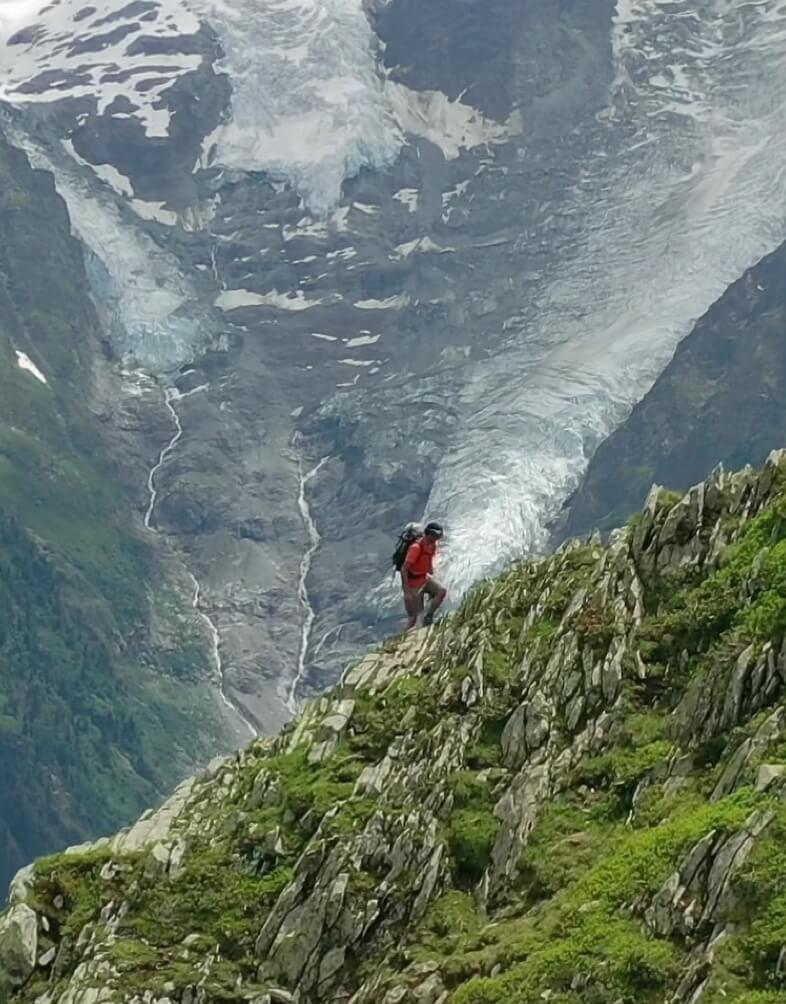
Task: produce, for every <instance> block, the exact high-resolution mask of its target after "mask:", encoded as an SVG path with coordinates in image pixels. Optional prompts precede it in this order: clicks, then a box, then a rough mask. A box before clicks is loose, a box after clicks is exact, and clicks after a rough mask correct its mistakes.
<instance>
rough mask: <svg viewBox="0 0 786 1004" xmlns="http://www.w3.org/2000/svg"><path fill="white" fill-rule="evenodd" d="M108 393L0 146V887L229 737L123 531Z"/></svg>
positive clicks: (56, 237) (49, 184)
mask: <svg viewBox="0 0 786 1004" xmlns="http://www.w3.org/2000/svg"><path fill="white" fill-rule="evenodd" d="M119 398H120V377H119V375H118V374H117V373H116V372H115V370H114V368H113V367H112V366H111V365H110V364H109V363H108V362H107V360H106V359H105V358H104V354H103V351H102V333H101V326H100V324H99V321H98V319H97V317H96V313H95V310H94V309H93V305H92V303H91V300H90V297H89V292H88V281H87V276H86V273H85V270H84V266H83V262H82V256H81V252H80V248H79V246H78V244H77V242H76V241H75V240H74V238H73V237H72V235H71V232H70V223H69V219H68V214H67V211H66V207H65V204H64V203H63V201H62V199H60V197H59V196H58V195H57V193H56V191H55V188H54V184H53V179H52V177H51V175H49V174H46V173H43V172H37V171H33V170H32V169H31V168H30V165H29V164H28V162H27V160H26V158H25V157H24V155H23V154H22V153H20V151H19V150H17V149H15V148H14V147H11V146H9V145H8V144H7V143H6V142H5V141H4V140H2V139H0V881H3V882H6V881H9V880H10V878H11V875H12V874H13V872H14V871H15V870H16V869H17V868H19V867H20V866H21V865H22V864H23V863H24V862H25V861H28V860H30V857H31V856H33V855H38V854H42V853H47V852H50V851H52V850H54V849H56V848H59V847H62V846H64V845H65V844H66V843H69V842H73V841H75V840H76V841H78V840H84V839H86V838H88V837H94V836H96V835H98V834H100V833H105V832H107V831H111V830H112V829H114V828H116V827H117V826H118V825H123V824H125V823H127V822H128V821H129V820H131V819H133V818H135V817H136V816H137V815H138V813H139V812H140V811H141V810H142V808H144V807H145V806H146V805H149V804H150V803H151V801H156V800H157V799H159V798H161V797H163V795H164V793H166V792H167V791H169V790H171V787H172V785H174V784H175V783H176V782H177V781H179V780H180V779H181V778H182V777H183V776H185V775H186V774H187V773H190V772H192V771H193V770H194V769H195V768H196V767H197V766H198V765H199V764H200V763H204V762H205V761H206V760H207V759H208V758H209V757H210V756H211V755H213V754H214V752H215V750H216V749H222V748H223V749H226V748H229V747H230V746H231V744H232V743H233V742H235V741H236V740H235V735H234V733H233V731H232V728H231V726H230V724H229V723H226V724H225V723H224V722H223V719H222V715H221V713H220V711H219V708H217V707H214V701H213V697H212V694H213V685H214V681H213V677H214V673H215V668H214V665H213V663H212V660H211V657H210V650H209V640H208V637H207V636H206V632H205V630H204V626H203V625H202V624H201V622H200V618H199V616H198V615H197V614H196V613H195V612H194V611H193V610H192V609H191V595H192V592H193V590H192V588H191V585H190V581H189V579H188V575H187V572H186V571H185V569H183V568H182V567H181V566H180V564H179V562H178V561H177V559H176V558H175V557H174V556H172V555H167V554H165V553H164V552H160V553H156V552H154V551H153V550H152V548H151V547H150V545H149V542H147V541H146V540H145V539H144V537H142V536H141V535H140V534H139V533H137V532H135V530H134V528H133V523H134V513H135V497H134V485H133V478H131V479H129V477H128V472H127V470H125V469H124V468H123V467H121V465H120V464H119V463H118V462H117V461H116V460H115V459H113V451H112V448H111V442H112V441H113V437H118V438H119V437H122V436H123V435H124V432H123V427H124V426H125V427H126V428H128V427H129V426H130V427H132V428H133V412H132V410H131V408H130V406H128V407H127V406H126V405H125V404H122V403H121V404H118V403H117V401H118V399H119ZM110 430H111V431H110ZM124 463H125V465H126V467H130V468H133V466H134V465H135V464H137V465H138V468H139V470H140V471H144V469H145V468H144V463H143V461H141V460H139V459H138V458H137V459H136V460H135V459H134V457H133V453H132V452H131V451H128V452H127V453H126V455H125V458H124Z"/></svg>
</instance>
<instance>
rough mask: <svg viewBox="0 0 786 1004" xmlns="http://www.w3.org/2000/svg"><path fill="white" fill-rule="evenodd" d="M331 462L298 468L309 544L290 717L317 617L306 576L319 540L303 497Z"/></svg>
mask: <svg viewBox="0 0 786 1004" xmlns="http://www.w3.org/2000/svg"><path fill="white" fill-rule="evenodd" d="M330 459H331V458H330V457H323V458H322V459H321V460H320V461H319V463H318V464H317V465H316V466H315V467H312V468H311V470H310V471H309V472H308V473H307V474H304V473H303V468H302V466H301V468H300V494H299V495H298V500H297V505H298V509H299V510H300V515H301V516H302V517H303V524H304V526H305V528H306V532H307V533H308V539H309V545H308V547H307V548H306V551H305V554H304V555H303V558H302V560H301V562H300V580H299V582H298V599H299V600H300V606H301V608H302V610H303V626H302V628H301V629H300V651H299V653H298V660H297V672H296V673H295V678H294V680H293V681H292V686H291V687H290V688H289V694H288V695H287V701H286V704H287V707H288V708H289V710H290V711H291V712H292V714H293V715H294V714H296V713H297V708H298V706H297V691H298V687H299V686H300V684H301V683H302V681H303V678H304V676H305V675H306V657H307V655H308V647H309V644H310V642H311V631H312V629H313V627H314V620H315V619H316V614H315V613H314V608H313V607H312V606H311V599H310V597H309V594H308V584H307V582H308V573H309V572H310V571H311V562H312V560H313V558H314V555H315V554H316V552H317V549H318V548H319V544H320V541H321V540H322V538H321V537H320V535H319V530H317V527H316V524H315V523H314V520H313V519H312V518H311V506H310V505H309V504H308V499H307V498H306V488H307V487H308V485H309V483H310V482H311V481H313V480H314V478H315V477H316V476H317V474H319V472H320V471H321V470H322V468H323V467H324V466H325V464H326V463H327V462H328V460H330Z"/></svg>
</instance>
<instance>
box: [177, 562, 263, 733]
mask: <svg viewBox="0 0 786 1004" xmlns="http://www.w3.org/2000/svg"><path fill="white" fill-rule="evenodd" d="M188 574H189V575H190V576H191V581H192V582H193V584H194V599H193V601H192V604H191V605H192V607H193V608H194V610H196V612H197V613H198V614H199V616H200V617H201V618H202V620H203V621H204V622H205V626H206V627H207V629H208V631H209V633H210V639H211V642H212V647H213V648H212V650H213V663H214V665H215V667H216V679H217V682H218V693H219V695H220V697H221V702H222V704H223V705H224V707H226V709H227V710H228V711H230V712H231V713H232V714H233V715H234V716H235V717H237V718H239V719H240V721H241V722H242V723H243V725H244V726H245V728H246V729H248V731H249V732H250V733H251V736H252V737H253V738H254V739H256V737H257V736H258V735H259V730H258V729H257V728H256V726H254V725H252V723H251V722H250V721H249V719H248V718H246V716H245V715H244V714H243V711H242V710H241V709H240V707H239V706H238V705H237V704H236V703H235V702H234V701H233V700H232V698H231V697H230V696H229V695H228V693H227V681H226V672H225V670H224V660H223V659H222V658H221V632H220V631H219V630H218V628H217V627H216V625H215V623H214V621H213V620H212V618H211V617H210V616H209V615H208V614H206V613H205V611H204V610H203V609H202V602H201V601H202V587H201V586H200V584H199V580H198V579H197V577H196V576H195V575H194V573H193V572H189V573H188Z"/></svg>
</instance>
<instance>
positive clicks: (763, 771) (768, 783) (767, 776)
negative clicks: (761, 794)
mask: <svg viewBox="0 0 786 1004" xmlns="http://www.w3.org/2000/svg"><path fill="white" fill-rule="evenodd" d="M784 774H786V764H782V763H763V764H761V766H760V767H759V772H758V774H757V775H756V791H767V789H768V788H770V787H772V785H773V784H774V783H775V782H776V781H778V780H780V778H782V777H783V776H784Z"/></svg>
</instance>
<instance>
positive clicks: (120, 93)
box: [0, 0, 202, 183]
mask: <svg viewBox="0 0 786 1004" xmlns="http://www.w3.org/2000/svg"><path fill="white" fill-rule="evenodd" d="M146 3H147V4H148V8H147V10H146V12H145V14H146V18H147V19H146V20H145V21H141V20H140V18H139V13H138V11H135V10H134V5H133V4H127V5H126V7H123V6H122V5H120V4H118V3H116V2H114V0H91V2H89V3H88V2H86V0H56V2H55V3H50V4H48V5H45V6H43V7H41V8H40V9H38V11H37V13H35V9H36V8H37V7H38V6H39V5H38V4H36V5H35V7H34V6H33V5H31V4H27V3H25V2H24V0H19V2H16V0H12V2H11V3H3V4H2V6H1V7H0V99H2V100H5V101H8V102H10V103H12V104H22V105H26V104H52V103H54V102H57V101H61V100H65V99H76V98H89V99H94V100H95V101H96V112H97V114H98V115H103V114H104V112H106V111H107V109H108V108H109V107H110V105H111V104H112V103H113V102H114V101H115V100H116V99H117V98H124V99H126V102H125V105H124V113H123V114H127V115H129V116H130V117H133V118H136V119H137V120H138V121H139V122H140V123H141V124H142V125H143V126H144V129H145V132H146V134H147V135H148V136H149V137H164V136H167V135H168V132H169V122H170V111H169V108H168V106H167V104H166V97H165V92H166V91H167V90H168V89H169V88H170V87H171V86H172V84H173V83H174V82H175V80H177V79H178V77H180V76H182V75H183V74H185V73H189V72H192V71H193V70H195V69H197V67H198V66H199V65H200V63H201V61H202V57H201V56H199V55H195V54H186V53H178V52H177V51H176V50H174V47H172V48H173V51H168V52H167V54H166V56H163V55H161V54H160V53H158V52H156V51H155V45H151V46H150V47H149V48H150V52H149V53H146V51H145V48H146V47H145V45H144V41H143V40H145V39H147V40H155V42H157V43H159V42H161V41H163V40H166V39H180V38H182V37H183V36H190V35H194V34H195V33H196V32H197V31H198V30H199V21H198V20H197V18H196V17H195V16H194V14H193V13H191V11H189V10H188V8H187V6H186V5H185V4H184V3H182V2H181V0H146ZM85 10H87V11H88V13H87V14H85ZM129 101H130V106H129ZM105 180H108V179H105ZM110 183H111V182H110Z"/></svg>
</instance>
